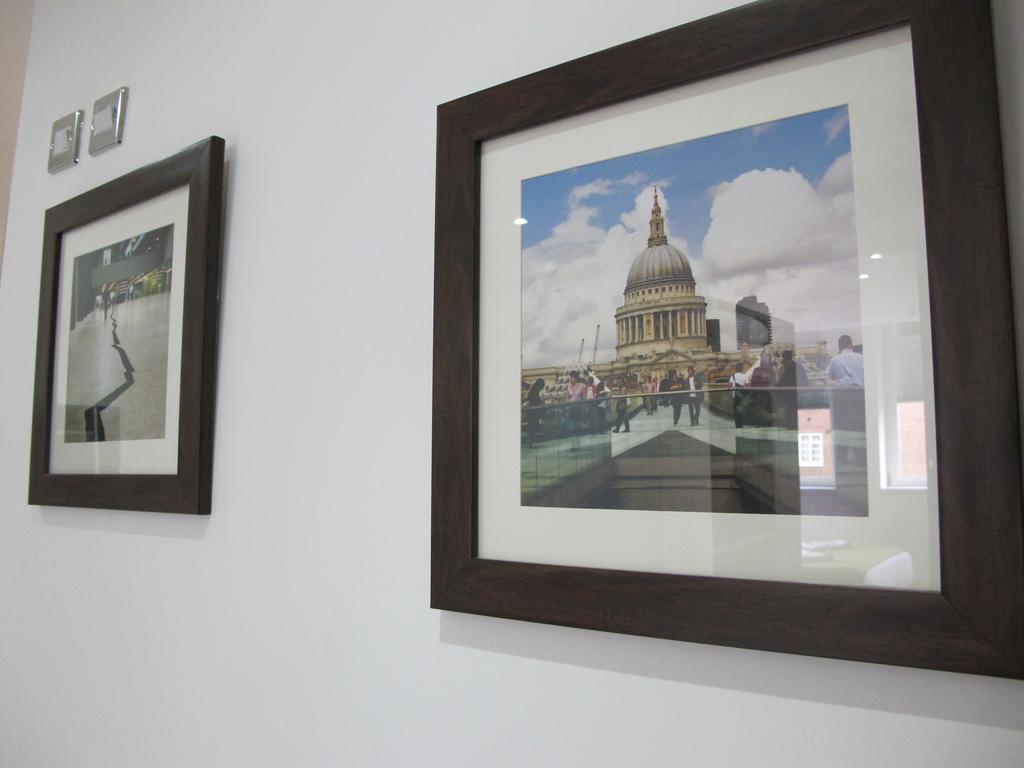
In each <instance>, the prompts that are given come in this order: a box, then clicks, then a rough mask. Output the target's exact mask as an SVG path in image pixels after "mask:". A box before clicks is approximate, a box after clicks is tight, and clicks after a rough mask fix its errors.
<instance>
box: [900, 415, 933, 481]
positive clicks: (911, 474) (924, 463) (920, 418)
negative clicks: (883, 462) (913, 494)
mask: <svg viewBox="0 0 1024 768" xmlns="http://www.w3.org/2000/svg"><path fill="white" fill-rule="evenodd" d="M896 433H897V440H898V441H899V453H898V456H899V465H898V472H899V481H901V482H900V484H918V483H919V484H921V485H924V484H925V482H926V478H927V476H928V454H927V451H926V449H925V427H924V403H923V402H922V401H920V400H916V401H910V402H903V403H897V404H896Z"/></svg>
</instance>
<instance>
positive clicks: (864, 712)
mask: <svg viewBox="0 0 1024 768" xmlns="http://www.w3.org/2000/svg"><path fill="white" fill-rule="evenodd" d="M733 1H734V0H692V1H691V2H689V3H686V4H682V3H679V2H677V1H675V0H647V2H644V3H643V4H641V5H633V6H629V5H628V4H625V3H607V4H601V5H598V4H595V3H591V2H588V1H587V0H571V1H567V2H562V3H558V4H555V3H550V2H541V1H540V0H520V2H516V3H507V4H501V5H497V4H495V5H493V6H491V5H488V4H484V3H480V2H470V1H469V0H465V1H457V0H444V1H443V2H442V1H441V0H438V2H433V3H423V4H420V3H414V2H398V0H392V1H390V2H389V1H385V2H378V3H359V4H356V3H337V2H327V1H326V0H324V1H323V2H318V1H317V0H292V1H291V2H287V3H274V4H267V5H266V6H261V5H260V4H254V3H251V2H241V0H222V1H221V2H218V3H216V4H213V5H211V6H208V5H207V3H205V2H202V1H201V0H176V2H173V3H170V2H157V1H154V0H135V1H134V2H124V1H118V0H93V1H92V2H88V3H85V2H79V3H74V4H72V3H64V2H59V0H39V2H38V3H37V9H36V13H35V18H34V22H33V24H34V26H33V30H32V42H31V48H30V54H29V66H28V74H27V79H26V88H25V94H24V103H23V111H22V117H21V125H20V132H19V134H18V139H19V146H18V152H17V157H16V162H15V172H14V181H13V192H12V205H11V209H10V218H9V224H8V233H7V241H6V242H7V257H6V263H5V265H4V275H3V280H2V283H0V327H2V328H3V329H4V331H3V333H2V334H0V361H2V373H0V403H3V405H4V410H3V414H4V418H3V427H2V428H0V429H2V432H0V766H3V767H4V768H22V767H23V766H29V767H31V768H42V767H52V768H66V766H76V768H87V767H89V766H102V767H103V768H137V767H138V766H146V767H147V768H160V767H163V766H167V767H171V766H173V767H175V768H179V767H180V766H214V765H219V766H282V765H295V766H304V767H305V766H360V767H363V766H400V765H453V766H481V765H488V766H523V765H543V766H548V765H551V766H555V765H559V766H562V765H608V766H625V765H695V766H697V765H701V766H703V765H715V766H717V765H721V766H731V765H761V766H820V765H829V766H862V765H911V766H945V765H958V766H959V765H971V766H1007V765H1012V764H1015V763H1017V761H1019V760H1020V758H1021V755H1022V754H1024V685H1022V684H1021V683H1017V682H1012V681H1004V680H995V679H986V678H980V677H969V676H962V675H952V674H945V673H939V672H929V671H921V670H909V669H900V668H886V667H880V666H874V665H865V664H855V663H846V662H837V661H830V660H820V659H810V658H802V657H796V656H785V655H778V654H767V653H755V652H748V651H741V650H733V649H725V648H717V647H711V646H697V645H690V644H686V643H674V642H665V641H656V640H649V639H642V638H631V637H622V636H615V635H606V634H601V633H594V632H585V631H577V630H570V629H561V628H554V627H546V626H539V625H527V624H519V623H514V622H508V621H500V620H492V619H485V618H478V617H471V616H461V615H454V614H453V615H442V614H439V613H437V612H434V611H431V610H430V609H429V608H428V607H427V605H428V573H429V562H428V556H429V502H428V493H429V467H428V465H429V446H430V391H429V390H430V384H429V381H430V379H429V376H430V355H431V352H430V345H431V336H430V317H431V285H432V280H433V273H432V243H433V204H432V201H433V191H434V138H435V133H434V107H435V105H436V104H438V103H439V102H442V101H445V100H448V99H451V98H454V97H457V96H460V95H463V94H465V93H469V92H471V91H474V90H477V89H479V88H483V87H486V86H489V85H493V84H496V83H500V82H503V81H505V80H507V79H509V78H512V77H516V76H518V75H522V74H526V73H528V72H532V71H534V70H536V69H539V68H542V67H546V66H549V65H553V64H557V63H559V62H561V61H565V60H567V59H569V58H572V57H576V56H580V55H583V54H586V53H590V52H592V51H595V50H598V49H601V48H604V47H607V46H609V45H613V44H616V43H620V42H623V41H626V40H630V39H633V38H635V37H638V36H640V35H643V34H646V33H650V32H654V31H657V30H660V29H663V28H666V27H669V26H672V25H675V24H678V23H681V22H684V21H687V20H689V19H692V18H695V17H698V16H701V15H704V14H707V13H710V12H713V11H716V10H720V9H722V8H724V7H726V6H728V5H731V4H733ZM998 10H999V17H1000V20H1001V27H1000V34H1001V38H1000V39H1001V41H1002V43H1004V46H1003V47H1004V49H1003V50H1001V51H1000V53H1001V54H1004V58H1003V60H1002V62H1001V63H1002V67H1001V72H1002V76H1003V82H1002V89H1003V91H1002V92H1003V96H1004V99H1005V102H1004V105H1003V109H1004V115H1005V121H1006V133H1007V140H1008V142H1009V146H1008V148H1007V150H1008V151H1007V161H1008V164H1009V165H1008V172H1009V177H1010V182H1011V185H1012V186H1011V193H1012V194H1013V195H1014V196H1015V197H1014V199H1015V200H1016V201H1017V206H1016V210H1015V211H1014V213H1015V217H1014V219H1013V233H1014V235H1015V239H1016V253H1015V257H1016V263H1017V264H1018V265H1020V266H1021V269H1020V270H1019V271H1018V276H1019V277H1020V276H1022V275H1024V237H1022V229H1021V227H1022V214H1021V213H1020V212H1019V211H1020V206H1019V203H1020V201H1021V199H1022V195H1021V190H1022V185H1024V172H1022V168H1021V144H1022V142H1024V136H1022V133H1021V125H1022V123H1024V120H1022V108H1024V107H1022V104H1024V62H1022V60H1021V54H1020V52H1019V51H1014V50H1009V48H1010V46H1012V45H1017V43H1019V40H1020V39H1021V38H1022V36H1024V9H1022V7H1021V4H1020V3H1015V2H1013V1H1012V0H1002V1H1001V2H999V3H998ZM120 85H128V86H130V87H131V89H132V93H131V102H130V104H129V108H128V127H127V135H126V140H125V144H124V146H122V147H121V148H119V149H117V150H113V151H111V152H109V153H107V154H105V155H101V156H100V157H98V158H90V157H88V156H86V157H85V159H83V161H82V163H81V165H80V167H78V168H76V169H74V170H71V171H67V172H64V173H61V174H58V175H56V176H53V177H51V176H49V175H48V174H47V173H46V167H45V159H46V141H47V138H46V137H47V132H48V129H49V126H50V123H51V122H52V121H53V119H54V118H55V117H57V116H58V115H60V114H63V113H66V112H68V111H70V110H71V109H73V108H75V107H83V108H87V109H91V106H92V100H93V99H94V98H95V97H96V96H98V95H101V94H103V93H106V92H108V91H110V90H112V89H113V88H115V87H117V86H120ZM210 133H219V134H220V135H222V136H224V137H225V138H226V139H227V141H228V145H229V158H230V171H229V186H228V189H229V200H228V215H227V230H226V242H225V248H226V250H225V259H226V269H225V273H224V291H223V294H224V304H223V335H222V340H221V368H220V371H221V378H220V390H219V392H220V394H219V402H218V414H217V450H216V466H215V483H214V494H213V509H214V512H213V515H212V516H211V517H210V518H208V519H195V518H184V517H176V516H171V515H159V514H136V513H124V512H111V511H88V510H71V509H56V508H49V509H39V508H34V507H29V506H27V505H26V504H25V497H26V484H27V475H28V446H29V418H30V407H31V391H32V367H33V359H34V358H33V354H34V349H35V322H36V309H37V301H38V299H37V295H38V279H39V252H40V242H41V241H40V239H41V236H42V226H43V211H44V210H45V209H46V208H47V207H48V206H50V205H53V204H55V203H57V202H59V201H61V200H64V199H66V198H67V197H69V196H71V195H73V194H76V193H78V192H81V191H83V190H86V189H88V188H90V187H92V186H94V185H96V184H98V183H100V182H103V181H106V180H108V179H110V178H113V177H115V176H117V175H119V174H121V173H124V172H127V171H128V170H131V169H132V168H135V167H137V166H139V165H142V164H144V163H146V162H149V161H152V160H155V159H158V158H161V157H164V156H166V155H167V154H169V153H171V152H173V151H174V150H176V149H178V148H180V147H182V146H184V145H186V144H189V143H191V142H193V141H196V140H198V139H199V138H201V137H203V136H205V135H207V134H210ZM330 142H337V144H336V146H335V148H334V149H330V148H326V149H323V150H318V145H320V144H321V143H324V144H326V143H330ZM385 281H388V282H385ZM389 283H390V285H391V286H393V287H391V288H388V287H387V286H388V285H389ZM1021 285H1022V286H1024V279H1022V280H1021ZM1022 296H1024V293H1022ZM1022 315H1024V313H1022ZM453 374H458V372H453ZM370 388H376V394H374V395H372V396H371V395H369V394H366V393H367V392H368V390H369V389H370Z"/></svg>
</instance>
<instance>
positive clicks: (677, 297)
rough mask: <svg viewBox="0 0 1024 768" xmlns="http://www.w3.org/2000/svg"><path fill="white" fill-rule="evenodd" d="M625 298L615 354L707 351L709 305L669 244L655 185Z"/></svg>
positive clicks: (618, 313) (686, 265)
mask: <svg viewBox="0 0 1024 768" xmlns="http://www.w3.org/2000/svg"><path fill="white" fill-rule="evenodd" d="M623 299H624V301H623V305H622V306H621V307H619V308H618V309H617V310H616V311H615V324H616V328H617V330H618V343H617V344H616V347H615V351H616V355H615V356H616V358H618V359H620V360H621V359H623V358H626V357H632V356H636V355H652V354H658V353H659V352H667V351H669V350H677V351H680V352H692V351H696V350H700V351H702V352H703V351H705V350H707V347H708V329H707V318H706V313H707V307H708V305H707V302H706V301H705V300H704V297H703V296H698V295H697V282H696V281H695V280H694V279H693V271H692V270H691V269H690V262H688V261H687V260H686V255H685V254H684V253H683V252H682V251H680V250H679V249H678V248H676V247H675V246H674V245H669V242H668V237H667V236H666V235H665V218H664V217H663V216H662V215H661V206H660V205H658V190H657V189H655V190H654V206H653V207H652V208H651V236H650V237H649V238H648V239H647V248H645V249H644V250H643V251H641V252H640V253H639V255H637V257H636V258H635V259H634V260H633V265H632V266H631V267H630V268H629V275H628V276H627V278H626V288H625V290H624V291H623Z"/></svg>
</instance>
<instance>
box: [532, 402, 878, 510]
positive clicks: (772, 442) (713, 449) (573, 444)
mask: <svg viewBox="0 0 1024 768" xmlns="http://www.w3.org/2000/svg"><path fill="white" fill-rule="evenodd" d="M866 444H867V443H866V438H865V418H864V393H863V390H862V389H859V388H839V387H832V388H824V387H800V388H792V387H761V388H754V387H746V388H737V389H732V388H729V387H728V386H715V385H711V386H707V387H705V388H703V389H701V390H698V391H688V390H684V391H673V392H660V393H653V394H644V393H624V394H614V395H610V396H607V397H603V398H596V399H592V400H582V401H574V402H567V403H557V404H550V405H542V406H535V407H526V408H524V409H523V412H522V432H521V455H522V463H521V490H522V497H521V500H522V503H523V504H526V505H532V506H569V507H585V508H591V507H592V508H625V509H654V510H677V509H678V510H692V511H704V512H713V511H730V512H751V513H755V512H762V513H772V514H826V515H828V514H832V515H849V516H863V515H866V514H867V460H866V459H867V456H866Z"/></svg>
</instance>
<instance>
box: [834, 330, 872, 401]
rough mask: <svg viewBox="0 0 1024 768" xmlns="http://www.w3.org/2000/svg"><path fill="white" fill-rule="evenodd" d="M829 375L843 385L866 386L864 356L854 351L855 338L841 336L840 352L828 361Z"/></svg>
mask: <svg viewBox="0 0 1024 768" xmlns="http://www.w3.org/2000/svg"><path fill="white" fill-rule="evenodd" d="M828 377H829V378H830V379H832V381H834V382H835V383H836V384H838V385H839V386H841V387H860V388H862V389H863V388H864V356H863V355H861V354H859V353H858V352H854V351H853V340H852V339H851V338H850V337H849V336H847V335H846V334H843V335H842V336H840V337H839V354H838V355H836V356H835V357H833V358H832V359H831V360H829V361H828Z"/></svg>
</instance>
